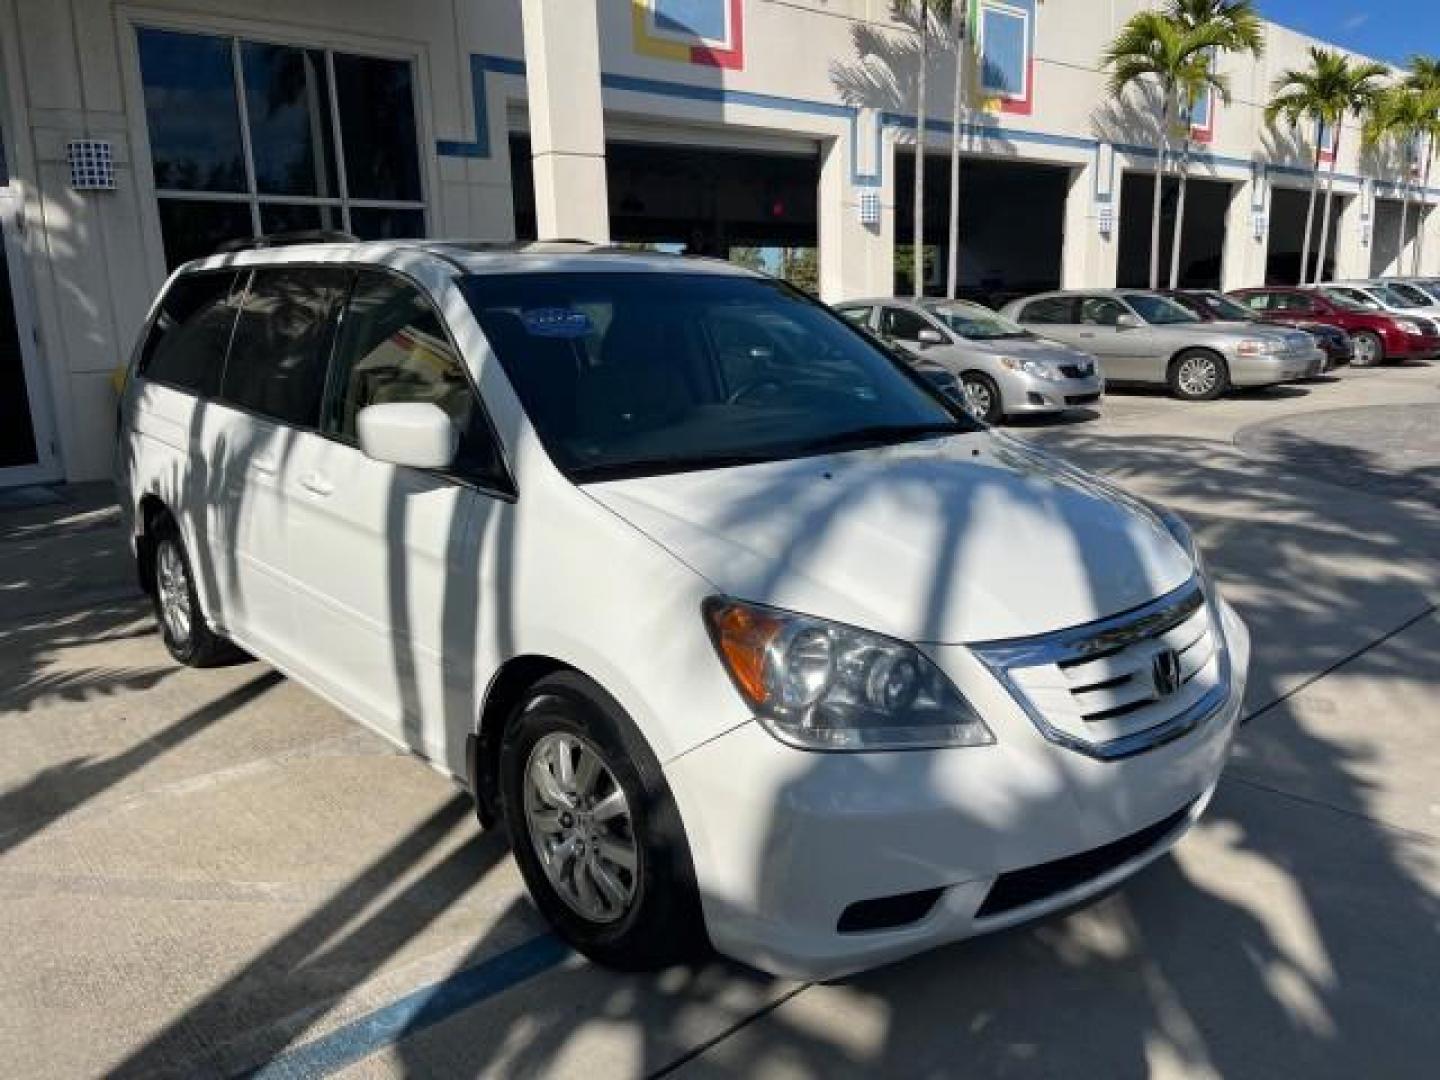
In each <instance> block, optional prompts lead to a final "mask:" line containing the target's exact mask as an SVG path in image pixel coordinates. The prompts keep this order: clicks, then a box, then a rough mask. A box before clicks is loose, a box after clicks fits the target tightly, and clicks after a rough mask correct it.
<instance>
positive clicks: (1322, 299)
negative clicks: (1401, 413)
mask: <svg viewBox="0 0 1440 1080" xmlns="http://www.w3.org/2000/svg"><path fill="white" fill-rule="evenodd" d="M1229 295H1230V296H1232V297H1234V298H1235V299H1236V300H1238V301H1240V303H1242V304H1244V305H1245V306H1246V307H1248V308H1249V309H1250V310H1251V311H1253V312H1254V313H1255V314H1256V315H1258V316H1260V318H1262V319H1265V320H1266V321H1268V322H1278V323H1285V324H1286V325H1287V326H1301V325H1303V324H1305V323H1307V322H1316V323H1324V324H1326V325H1327V326H1338V327H1339V328H1340V329H1341V330H1344V331H1345V332H1346V333H1348V334H1349V335H1350V340H1351V341H1352V342H1353V343H1354V349H1355V358H1354V364H1355V366H1356V367H1364V366H1366V365H1368V364H1378V363H1380V362H1381V361H1382V360H1428V359H1430V358H1432V357H1435V356H1440V327H1437V326H1436V324H1435V322H1434V321H1433V320H1431V319H1428V318H1425V317H1423V316H1410V315H1400V314H1398V313H1394V312H1388V311H1379V310H1372V309H1370V308H1364V307H1361V306H1360V305H1359V304H1357V303H1355V302H1354V301H1353V300H1348V299H1346V298H1345V297H1343V296H1340V295H1339V294H1337V293H1334V292H1332V291H1330V290H1327V289H1326V288H1325V287H1324V286H1323V285H1322V286H1319V287H1318V288H1299V287H1293V286H1282V285H1273V286H1272V285H1267V286H1266V287H1265V288H1263V289H1237V290H1235V291H1234V292H1232V293H1230V294H1229Z"/></svg>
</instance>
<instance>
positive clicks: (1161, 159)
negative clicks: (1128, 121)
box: [1150, 92, 1170, 289]
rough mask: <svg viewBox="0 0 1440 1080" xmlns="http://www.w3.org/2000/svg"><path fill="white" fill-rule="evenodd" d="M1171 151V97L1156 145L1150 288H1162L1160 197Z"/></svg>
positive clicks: (1161, 118) (1167, 94)
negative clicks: (1166, 160) (1167, 159)
mask: <svg viewBox="0 0 1440 1080" xmlns="http://www.w3.org/2000/svg"><path fill="white" fill-rule="evenodd" d="M1169 150H1170V95H1169V93H1168V92H1167V93H1166V95H1165V107H1164V109H1162V110H1161V116H1160V138H1159V139H1158V140H1157V141H1156V145H1155V190H1154V191H1153V192H1152V193H1151V196H1150V288H1152V289H1158V288H1159V287H1160V196H1161V189H1162V188H1163V187H1164V185H1165V158H1166V156H1167V155H1168V153H1169Z"/></svg>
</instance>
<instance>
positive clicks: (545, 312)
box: [520, 308, 595, 338]
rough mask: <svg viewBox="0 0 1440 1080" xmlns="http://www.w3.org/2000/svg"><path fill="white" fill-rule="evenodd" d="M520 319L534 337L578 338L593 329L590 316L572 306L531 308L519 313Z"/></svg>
mask: <svg viewBox="0 0 1440 1080" xmlns="http://www.w3.org/2000/svg"><path fill="white" fill-rule="evenodd" d="M520 321H521V322H522V323H524V325H525V329H526V330H527V331H528V332H529V333H530V334H532V335H534V336H535V337H552V338H578V337H584V336H585V335H586V334H589V333H591V332H592V331H593V330H594V329H595V324H594V323H593V322H591V321H590V316H589V315H586V314H585V312H583V311H576V310H575V309H574V308H531V309H530V310H529V311H522V312H521V313H520Z"/></svg>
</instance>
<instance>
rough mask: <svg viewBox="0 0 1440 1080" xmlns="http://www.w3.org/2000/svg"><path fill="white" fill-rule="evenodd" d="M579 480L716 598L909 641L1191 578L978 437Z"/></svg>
mask: <svg viewBox="0 0 1440 1080" xmlns="http://www.w3.org/2000/svg"><path fill="white" fill-rule="evenodd" d="M583 490H584V491H585V492H587V493H588V494H589V495H590V496H591V497H593V498H595V499H596V500H598V501H599V502H600V503H602V504H603V505H605V506H606V507H608V508H609V509H610V510H612V511H613V512H614V513H616V514H618V515H619V516H620V517H622V518H624V519H625V520H626V521H628V522H630V523H631V524H632V525H634V526H635V527H636V528H637V529H639V530H641V531H642V532H644V533H646V534H648V535H649V536H650V537H652V538H653V539H654V540H655V541H657V542H658V543H660V544H662V545H663V546H665V547H666V548H667V549H669V550H670V551H671V552H672V553H673V554H674V555H675V556H676V557H678V558H679V559H681V560H682V561H683V562H685V563H687V564H688V565H689V566H690V567H692V568H693V569H694V570H695V571H696V572H698V573H699V574H701V575H702V576H704V577H705V578H707V579H708V580H709V581H710V582H711V583H712V584H713V585H714V586H715V588H716V590H717V591H718V592H721V593H724V594H726V595H729V596H734V597H737V598H739V599H743V600H749V601H752V602H755V603H763V604H770V605H773V606H775V607H781V608H787V609H790V610H794V611H800V612H804V613H806V614H809V615H815V616H820V617H823V618H829V619H834V620H837V621H840V622H844V623H849V624H851V625H854V626H859V627H863V628H865V629H868V630H874V631H878V632H880V633H884V634H889V635H891V636H893V637H897V638H901V639H903V640H907V641H917V642H928V643H960V642H974V641H986V640H995V639H1000V638H1013V637H1022V636H1026V635H1029V634H1036V633H1043V632H1047V631H1050V630H1057V629H1061V628H1065V627H1070V626H1077V625H1079V624H1081V623H1086V622H1090V621H1093V620H1095V619H1099V618H1103V617H1105V616H1108V615H1114V614H1116V613H1118V612H1121V611H1125V610H1127V609H1130V608H1133V607H1137V606H1139V605H1141V604H1144V603H1146V602H1147V601H1149V600H1152V599H1154V598H1155V597H1157V596H1160V595H1162V594H1164V593H1166V592H1169V591H1170V590H1172V589H1175V588H1177V587H1178V586H1180V585H1181V584H1183V583H1184V582H1185V581H1186V580H1188V579H1189V577H1190V576H1191V574H1192V573H1193V567H1192V566H1191V564H1190V560H1189V558H1188V556H1186V554H1185V553H1184V552H1183V551H1182V550H1181V548H1180V546H1179V545H1178V544H1177V543H1176V542H1175V541H1174V540H1173V539H1172V538H1171V537H1170V535H1169V533H1168V532H1167V531H1166V530H1165V528H1164V526H1163V525H1161V524H1160V523H1159V521H1158V520H1157V519H1156V518H1155V516H1154V515H1153V514H1152V513H1150V512H1149V511H1148V510H1146V509H1145V508H1144V507H1143V506H1141V505H1140V504H1139V503H1137V502H1135V501H1134V500H1133V499H1131V498H1129V497H1128V496H1125V495H1123V494H1121V493H1120V492H1118V491H1116V490H1115V489H1113V488H1110V487H1109V486H1108V485H1105V484H1103V483H1101V482H1100V481H1098V480H1095V479H1094V478H1092V477H1089V476H1086V475H1085V474H1083V473H1081V472H1079V471H1078V470H1076V469H1072V468H1070V467H1069V466H1066V465H1063V464H1061V463H1059V462H1058V461H1055V460H1054V459H1052V458H1049V457H1048V456H1046V455H1043V454H1041V453H1039V452H1038V451H1035V450H1033V449H1031V448H1029V447H1026V446H1024V445H1023V444H1021V443H1018V442H1015V441H1014V440H1011V439H1008V438H1006V437H1004V436H998V435H995V434H992V433H990V432H982V433H976V434H969V435H957V436H951V437H947V438H940V439H931V440H926V441H923V442H916V443H906V444H902V445H899V446H890V447H882V448H878V449H872V450H861V451H854V452H850V453H844V454H831V455H826V456H823V457H810V458H802V459H798V460H791V461H776V462H768V463H764V464H759V465H747V466H742V467H739V468H729V469H715V470H707V471H700V472H689V473H675V474H670V475H665V476H654V477H643V478H638V479H630V480H621V481H614V482H611V483H603V484H590V485H586V486H585V488H584V489H583Z"/></svg>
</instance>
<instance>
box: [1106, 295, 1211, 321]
mask: <svg viewBox="0 0 1440 1080" xmlns="http://www.w3.org/2000/svg"><path fill="white" fill-rule="evenodd" d="M1122 299H1123V300H1124V301H1125V302H1126V303H1127V304H1129V305H1130V306H1131V307H1132V308H1134V309H1135V313H1136V314H1137V315H1139V316H1140V318H1142V319H1144V320H1145V321H1146V322H1147V323H1150V324H1151V325H1152V326H1168V325H1170V324H1171V323H1193V322H1199V321H1200V320H1199V318H1198V317H1197V316H1196V315H1195V314H1194V313H1193V312H1189V311H1186V310H1185V309H1184V308H1183V307H1181V306H1180V305H1179V304H1177V303H1175V301H1174V300H1169V299H1166V298H1165V297H1163V296H1156V295H1155V294H1154V293H1125V294H1123V296H1122Z"/></svg>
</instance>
